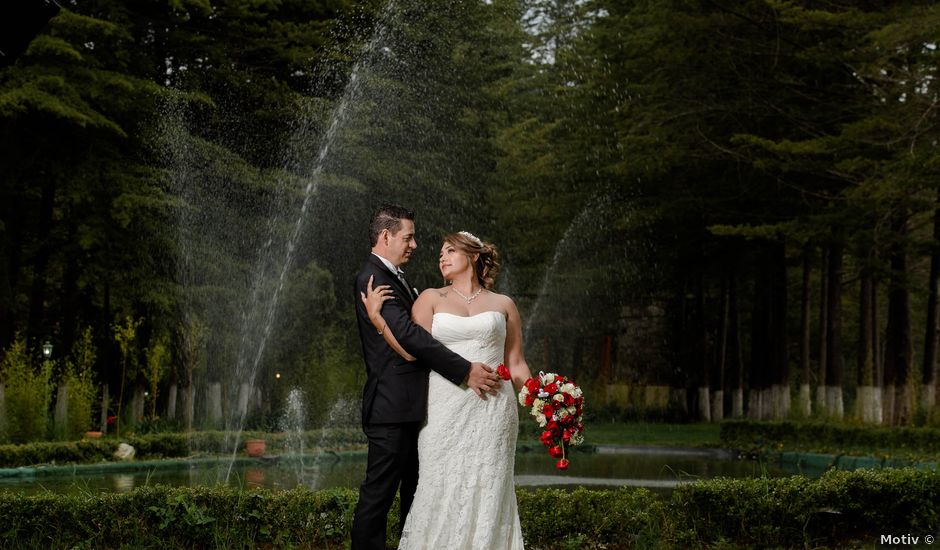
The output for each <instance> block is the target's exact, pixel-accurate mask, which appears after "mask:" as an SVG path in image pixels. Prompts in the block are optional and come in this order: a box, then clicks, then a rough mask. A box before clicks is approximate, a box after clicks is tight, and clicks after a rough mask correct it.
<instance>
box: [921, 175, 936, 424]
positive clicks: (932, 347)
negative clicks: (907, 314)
mask: <svg viewBox="0 0 940 550" xmlns="http://www.w3.org/2000/svg"><path fill="white" fill-rule="evenodd" d="M937 193H938V195H937V203H938V205H940V190H938V191H937ZM938 243H940V207H938V208H935V209H934V211H933V250H932V251H931V253H930V278H929V279H928V282H927V288H928V289H929V292H930V293H929V296H928V297H927V325H926V334H925V335H924V364H923V371H922V373H921V374H922V382H923V392H924V393H923V397H922V399H921V403H922V406H923V407H924V410H925V411H926V412H927V413H928V414H929V413H930V411H931V410H933V408H934V406H935V405H936V403H937V345H938V343H940V332H938V328H940V322H938V320H940V300H938V296H937V295H938V293H940V250H938V248H937V246H938Z"/></svg>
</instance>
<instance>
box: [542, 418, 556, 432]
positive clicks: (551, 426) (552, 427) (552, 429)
mask: <svg viewBox="0 0 940 550" xmlns="http://www.w3.org/2000/svg"><path fill="white" fill-rule="evenodd" d="M545 429H546V430H548V431H550V432H552V433H556V432H557V431H558V422H555V421H554V420H549V421H548V424H546V425H545Z"/></svg>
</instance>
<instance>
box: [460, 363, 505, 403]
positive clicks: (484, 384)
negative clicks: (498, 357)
mask: <svg viewBox="0 0 940 550" xmlns="http://www.w3.org/2000/svg"><path fill="white" fill-rule="evenodd" d="M500 382H502V380H500V378H499V375H498V374H496V371H494V370H493V369H491V368H490V367H488V366H486V365H484V364H483V363H470V372H468V373H467V386H469V387H470V388H471V389H472V390H473V391H475V392H476V394H477V395H479V396H480V398H481V399H486V393H487V392H493V393H496V390H498V389H499V384H500Z"/></svg>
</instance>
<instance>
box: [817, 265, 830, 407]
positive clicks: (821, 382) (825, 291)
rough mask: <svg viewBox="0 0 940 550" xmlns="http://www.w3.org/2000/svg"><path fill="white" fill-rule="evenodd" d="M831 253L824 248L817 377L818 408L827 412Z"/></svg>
mask: <svg viewBox="0 0 940 550" xmlns="http://www.w3.org/2000/svg"><path fill="white" fill-rule="evenodd" d="M829 255H830V250H829V247H828V246H824V247H823V249H822V267H821V268H820V270H819V287H820V288H819V376H818V377H817V379H816V410H817V411H818V412H819V413H821V414H826V413H827V411H826V370H827V368H828V366H827V365H826V362H827V360H828V359H829V349H828V346H829Z"/></svg>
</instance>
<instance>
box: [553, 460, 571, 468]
mask: <svg viewBox="0 0 940 550" xmlns="http://www.w3.org/2000/svg"><path fill="white" fill-rule="evenodd" d="M555 467H556V468H558V469H559V470H567V469H568V459H567V458H563V459H561V460H559V461H558V463H557V464H555Z"/></svg>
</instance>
